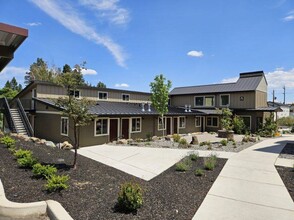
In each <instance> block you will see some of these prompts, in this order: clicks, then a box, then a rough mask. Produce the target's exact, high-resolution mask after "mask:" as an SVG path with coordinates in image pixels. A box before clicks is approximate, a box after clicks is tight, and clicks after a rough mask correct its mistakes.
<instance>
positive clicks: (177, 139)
mask: <svg viewBox="0 0 294 220" xmlns="http://www.w3.org/2000/svg"><path fill="white" fill-rule="evenodd" d="M180 139H181V136H180V135H179V134H173V140H174V142H180Z"/></svg>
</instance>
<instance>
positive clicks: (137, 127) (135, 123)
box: [132, 118, 141, 133]
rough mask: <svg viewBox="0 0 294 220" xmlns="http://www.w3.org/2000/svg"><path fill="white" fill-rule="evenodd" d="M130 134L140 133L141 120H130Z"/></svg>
mask: <svg viewBox="0 0 294 220" xmlns="http://www.w3.org/2000/svg"><path fill="white" fill-rule="evenodd" d="M132 132H133V133H135V132H141V118H132Z"/></svg>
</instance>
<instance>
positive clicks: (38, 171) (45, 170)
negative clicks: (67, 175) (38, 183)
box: [32, 163, 57, 179]
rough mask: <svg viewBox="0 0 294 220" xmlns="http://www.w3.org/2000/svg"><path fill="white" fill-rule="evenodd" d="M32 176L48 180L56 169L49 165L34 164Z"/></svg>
mask: <svg viewBox="0 0 294 220" xmlns="http://www.w3.org/2000/svg"><path fill="white" fill-rule="evenodd" d="M32 172H33V175H34V177H37V178H46V179H48V178H49V177H50V176H52V175H55V174H56V173H57V169H56V167H54V166H51V165H42V164H40V163H36V164H35V165H34V166H33V170H32Z"/></svg>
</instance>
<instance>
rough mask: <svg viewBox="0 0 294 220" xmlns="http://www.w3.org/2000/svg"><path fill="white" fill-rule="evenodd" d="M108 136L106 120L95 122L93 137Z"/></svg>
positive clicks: (100, 119)
mask: <svg viewBox="0 0 294 220" xmlns="http://www.w3.org/2000/svg"><path fill="white" fill-rule="evenodd" d="M102 135H108V119H107V118H99V119H96V120H95V136H102Z"/></svg>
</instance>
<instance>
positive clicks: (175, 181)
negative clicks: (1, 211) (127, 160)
mask: <svg viewBox="0 0 294 220" xmlns="http://www.w3.org/2000/svg"><path fill="white" fill-rule="evenodd" d="M17 145H18V146H20V145H21V146H23V148H25V149H30V150H32V151H33V153H34V155H35V156H36V157H37V158H38V160H39V161H40V162H43V163H55V162H56V160H57V159H58V158H63V159H65V162H66V163H67V164H70V163H71V162H72V161H73V153H72V152H69V151H64V150H59V149H52V148H50V147H46V146H44V145H37V144H34V143H31V142H24V141H23V140H19V141H18V144H17ZM0 155H1V156H0V158H1V160H0V178H1V180H2V183H3V185H4V188H5V192H6V196H7V198H8V199H9V200H11V201H15V202H34V201H39V200H48V199H53V200H56V201H58V202H60V203H61V204H62V205H63V206H64V207H65V209H66V210H67V211H68V212H69V214H70V215H71V216H72V217H73V218H74V219H84V220H86V219H91V220H92V219H191V218H192V217H193V215H194V214H195V212H196V211H197V209H198V207H199V206H200V204H201V203H202V201H203V199H204V198H205V196H206V194H207V192H208V191H209V189H210V187H211V186H212V184H213V182H214V181H215V179H216V178H217V176H218V174H219V172H220V171H221V169H222V168H223V166H224V164H225V162H226V160H224V159H218V163H217V167H216V169H215V170H214V171H205V176H202V177H197V176H195V175H194V173H193V172H194V170H195V169H196V167H197V168H200V167H202V166H203V159H202V158H199V159H198V160H197V162H193V169H191V171H188V172H184V173H180V172H176V171H175V167H171V168H170V169H168V170H167V171H165V172H164V173H162V174H161V175H159V176H158V177H156V178H154V179H152V180H151V181H149V182H147V181H144V180H141V179H138V178H135V177H133V176H131V175H128V174H126V173H123V172H121V171H119V170H116V169H114V168H111V167H108V166H106V165H103V164H101V163H98V162H96V161H93V160H90V159H88V158H85V157H83V156H79V157H78V169H77V170H73V169H68V168H67V167H64V169H60V170H59V171H58V172H59V174H68V175H69V176H70V188H69V189H68V190H66V191H61V193H52V194H48V193H46V192H45V191H44V184H45V182H46V181H45V180H40V179H38V180H37V179H34V178H32V172H31V170H25V169H19V168H18V167H17V163H16V161H15V160H14V158H13V156H12V155H11V154H10V153H9V151H8V150H7V148H5V147H4V146H3V145H0ZM130 180H134V181H136V182H138V183H139V184H140V185H141V186H142V188H143V189H144V191H145V192H144V204H143V207H142V208H140V209H139V210H138V212H137V214H133V213H131V214H124V213H119V212H117V211H115V209H114V207H115V204H116V201H117V195H118V192H119V187H120V184H122V183H124V182H125V181H130Z"/></svg>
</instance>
